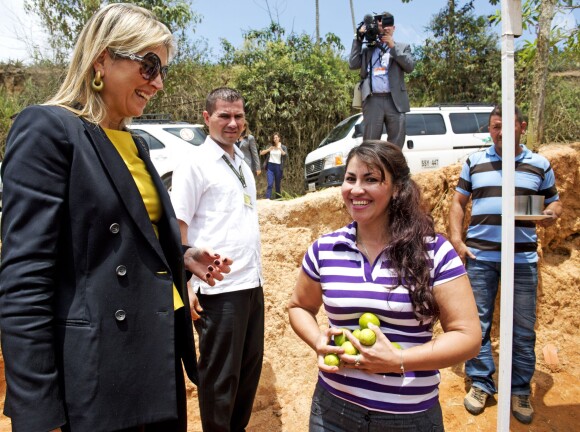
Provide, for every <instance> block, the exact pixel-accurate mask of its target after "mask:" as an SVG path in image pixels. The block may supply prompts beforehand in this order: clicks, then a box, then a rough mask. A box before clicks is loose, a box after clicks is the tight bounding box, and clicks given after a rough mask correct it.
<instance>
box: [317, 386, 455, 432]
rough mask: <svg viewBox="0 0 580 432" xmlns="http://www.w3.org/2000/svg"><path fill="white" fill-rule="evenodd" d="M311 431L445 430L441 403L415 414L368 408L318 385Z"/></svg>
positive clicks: (421, 431)
mask: <svg viewBox="0 0 580 432" xmlns="http://www.w3.org/2000/svg"><path fill="white" fill-rule="evenodd" d="M308 430H309V432H346V431H348V432H351V431H352V432H357V431H360V432H362V431H364V432H382V431H389V432H397V431H406V432H413V431H414V432H423V431H429V432H443V431H444V430H445V429H444V428H443V414H442V412H441V405H440V404H439V402H437V404H436V405H434V406H433V407H431V408H429V409H428V410H427V411H423V412H419V413H415V414H389V413H384V412H380V411H369V410H368V409H366V408H363V407H361V406H359V405H355V404H353V403H350V402H347V401H345V400H344V399H340V398H337V397H336V396H334V395H332V394H331V393H330V392H329V391H328V390H326V389H325V388H324V387H322V386H321V385H320V383H317V384H316V389H315V390H314V396H313V397H312V406H311V410H310V426H309V429H308Z"/></svg>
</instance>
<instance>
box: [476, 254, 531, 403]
mask: <svg viewBox="0 0 580 432" xmlns="http://www.w3.org/2000/svg"><path fill="white" fill-rule="evenodd" d="M466 268H467V275H468V276H469V280H470V282H471V287H472V289H473V295H474V296H475V302H476V303H477V311H478V313H479V321H480V323H481V333H482V341H481V350H480V351H479V355H478V356H477V357H476V358H474V359H472V360H469V361H467V362H466V363H465V373H466V374H467V376H468V377H469V378H471V379H472V380H473V386H475V387H478V388H480V389H482V390H483V391H484V392H486V393H488V394H490V395H493V394H495V393H497V388H496V386H495V383H494V381H493V374H494V373H495V364H494V362H493V356H492V352H491V341H490V333H491V323H492V319H493V310H494V306H495V298H496V296H497V291H498V285H499V282H500V280H501V263H496V262H491V261H480V260H472V259H470V258H468V259H467V263H466ZM537 287H538V265H537V263H527V264H514V313H513V319H514V322H513V348H512V383H511V392H512V394H515V395H529V394H530V381H531V380H532V376H533V375H534V371H535V369H536V353H535V350H534V349H535V345H536V332H535V331H534V325H535V324H536V291H537Z"/></svg>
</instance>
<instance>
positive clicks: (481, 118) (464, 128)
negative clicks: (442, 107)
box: [449, 113, 489, 134]
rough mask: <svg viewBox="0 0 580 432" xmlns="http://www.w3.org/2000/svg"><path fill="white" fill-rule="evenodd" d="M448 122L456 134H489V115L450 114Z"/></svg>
mask: <svg viewBox="0 0 580 432" xmlns="http://www.w3.org/2000/svg"><path fill="white" fill-rule="evenodd" d="M449 120H450V121H451V129H453V132H455V133H456V134H474V133H487V132H489V128H488V125H489V113H450V114H449Z"/></svg>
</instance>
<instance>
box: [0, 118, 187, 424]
mask: <svg viewBox="0 0 580 432" xmlns="http://www.w3.org/2000/svg"><path fill="white" fill-rule="evenodd" d="M137 148H138V149H139V155H140V157H141V158H142V159H143V161H144V162H145V165H146V167H147V169H148V170H149V172H150V174H151V177H152V179H153V182H154V184H155V187H156V188H157V190H158V192H159V196H160V200H161V203H162V206H163V216H162V219H161V220H160V221H159V223H158V229H159V239H157V237H156V236H155V233H154V230H153V227H152V224H151V221H150V220H149V216H148V214H147V211H146V209H145V206H144V204H143V200H142V198H141V195H140V193H139V191H138V189H137V186H136V185H135V182H134V180H133V177H132V176H131V173H130V172H129V170H128V169H127V167H126V165H125V163H124V161H123V159H122V158H121V156H120V155H119V153H118V152H117V150H116V149H115V147H114V146H113V144H112V143H111V142H110V141H109V139H108V138H107V137H106V135H105V133H104V131H103V130H102V129H101V128H100V127H98V126H96V125H94V124H92V123H88V122H86V121H84V120H81V119H80V118H79V117H77V116H75V115H74V114H73V113H71V112H70V111H68V110H65V109H63V108H60V107H54V106H34V107H29V108H27V109H25V110H24V111H23V112H22V113H20V114H19V116H18V118H17V119H16V121H15V123H14V125H13V127H12V129H11V131H10V133H9V135H8V140H7V147H6V155H5V159H4V163H3V165H2V173H3V178H4V191H3V192H4V196H3V205H4V208H3V217H2V219H3V220H2V265H1V267H0V311H1V317H0V327H1V331H2V334H1V336H2V351H3V355H4V361H5V373H6V383H7V390H6V401H5V407H4V410H5V413H6V414H7V415H8V416H10V417H11V418H12V425H13V430H14V431H41V430H51V429H53V428H57V427H59V426H61V425H63V424H65V423H67V424H68V426H67V428H70V430H71V431H73V432H76V431H87V432H88V431H92V432H95V431H111V430H117V429H121V428H127V427H130V426H134V425H137V424H143V423H151V422H156V421H161V420H164V419H170V418H174V417H176V415H177V414H176V413H177V410H176V376H175V357H176V353H175V351H176V342H175V341H176V339H178V340H179V341H178V343H177V345H178V346H179V347H180V348H179V351H180V352H178V353H177V355H178V356H180V357H181V358H182V360H183V365H184V366H185V369H186V371H187V374H188V376H189V377H190V379H191V380H192V381H193V382H196V383H197V369H196V358H195V346H194V340H193V330H192V323H191V319H190V311H189V300H188V295H187V289H186V285H185V274H184V266H183V253H182V248H181V241H180V234H179V228H178V224H177V220H176V218H175V214H174V212H173V209H172V206H171V203H170V200H169V196H168V195H167V193H166V191H165V188H164V187H163V184H162V182H161V179H160V178H159V176H158V174H157V173H156V171H155V168H154V167H153V165H152V164H151V161H150V159H149V156H148V150H147V149H146V148H145V147H144V146H142V145H139V144H138V145H137ZM173 283H175V285H176V287H177V289H178V291H179V292H180V294H181V296H182V299H183V302H184V303H185V308H182V309H180V310H179V311H175V312H174V310H173V296H172V292H173V291H172V286H173ZM186 317H187V318H186Z"/></svg>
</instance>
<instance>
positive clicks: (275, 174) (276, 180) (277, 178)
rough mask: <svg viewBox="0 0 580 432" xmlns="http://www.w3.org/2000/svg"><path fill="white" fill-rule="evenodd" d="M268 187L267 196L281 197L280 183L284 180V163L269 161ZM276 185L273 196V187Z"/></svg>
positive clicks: (269, 197) (272, 197)
mask: <svg viewBox="0 0 580 432" xmlns="http://www.w3.org/2000/svg"><path fill="white" fill-rule="evenodd" d="M266 175H267V177H268V188H267V189H266V198H268V199H276V198H280V197H281V196H282V195H281V194H280V183H281V182H282V165H280V164H276V163H272V162H268V172H267V173H266ZM274 184H275V185H276V193H275V194H274V196H272V188H273V187H274Z"/></svg>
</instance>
